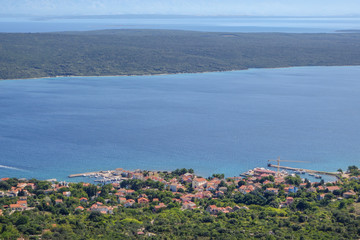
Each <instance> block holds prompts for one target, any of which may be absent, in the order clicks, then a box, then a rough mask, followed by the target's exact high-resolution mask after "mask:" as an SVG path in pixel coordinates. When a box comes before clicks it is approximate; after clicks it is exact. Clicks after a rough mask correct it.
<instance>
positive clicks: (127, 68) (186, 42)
mask: <svg viewBox="0 0 360 240" xmlns="http://www.w3.org/2000/svg"><path fill="white" fill-rule="evenodd" d="M334 65H338V66H341V65H360V34H357V33H336V34H295V33H294V34H293V33H207V32H190V31H170V30H103V31H90V32H66V33H0V79H17V78H34V77H54V76H73V75H76V76H100V75H143V74H163V73H193V72H206V71H227V70H241V69H247V68H272V67H290V66H334Z"/></svg>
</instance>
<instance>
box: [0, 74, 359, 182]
mask: <svg viewBox="0 0 360 240" xmlns="http://www.w3.org/2000/svg"><path fill="white" fill-rule="evenodd" d="M359 76H360V67H301V68H284V69H251V70H246V71H235V72H222V73H203V74H180V75H162V76H136V77H132V76H131V77H71V78H49V79H28V80H14V81H12V80H8V81H0V154H1V155H0V165H2V166H0V176H1V177H5V176H14V177H37V178H40V179H47V178H57V179H66V176H67V175H69V174H71V173H78V172H86V171H91V170H107V169H114V168H117V167H123V168H125V169H136V168H140V169H160V170H171V169H175V168H181V167H186V168H194V169H195V171H196V172H197V173H199V174H202V175H204V176H207V175H209V174H211V173H225V174H226V175H227V176H237V175H239V173H241V172H243V171H246V170H247V169H249V168H253V167H256V166H261V167H265V166H266V161H267V159H269V158H276V157H278V156H281V158H283V159H292V160H303V161H309V163H306V164H305V163H291V164H286V165H289V166H294V167H302V168H310V169H317V170H328V171H336V170H337V169H338V168H343V169H345V168H346V167H347V166H348V165H353V164H355V165H359V160H360V150H359V146H360V136H359V133H360V107H359V103H360V81H359ZM4 166H10V167H13V168H17V169H9V168H5V167H4Z"/></svg>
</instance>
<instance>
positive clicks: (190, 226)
mask: <svg viewBox="0 0 360 240" xmlns="http://www.w3.org/2000/svg"><path fill="white" fill-rule="evenodd" d="M349 170H350V171H349V173H350V174H349V178H346V179H345V178H344V179H342V180H341V181H339V182H337V183H324V182H323V181H321V182H319V183H314V184H311V183H309V182H308V181H305V182H301V181H300V178H299V176H287V177H284V178H283V180H284V181H282V182H281V183H280V182H279V181H278V179H280V178H278V177H275V178H274V176H272V175H271V174H270V175H268V176H265V177H259V176H257V177H256V176H255V177H251V178H228V179H222V177H223V175H222V174H216V175H214V176H213V177H211V178H208V179H206V182H207V185H209V186H214V183H218V184H216V185H217V186H216V190H211V191H207V189H208V188H209V187H205V185H204V187H195V188H194V187H193V186H194V183H196V181H197V182H200V181H202V179H203V178H199V177H196V176H195V175H193V174H191V173H188V172H189V171H188V170H186V169H179V170H176V171H174V172H172V173H168V172H158V173H156V174H153V173H151V172H146V171H145V172H142V173H141V174H142V176H146V178H147V179H146V180H145V179H142V180H140V179H134V176H140V175H139V174H138V175H132V176H131V177H128V180H124V181H122V182H121V183H120V184H119V183H113V184H106V185H101V186H100V185H98V186H95V185H93V184H87V183H71V184H67V183H64V182H63V183H53V184H52V183H50V182H46V181H38V180H35V179H31V180H18V179H14V178H12V179H7V178H4V179H2V181H0V189H2V191H1V196H2V197H1V198H0V204H1V205H0V206H1V207H0V239H16V238H18V237H20V236H21V237H24V238H25V239H40V238H41V239H124V238H128V239H135V238H138V239H142V238H148V239H359V237H360V230H359V229H360V203H358V202H359V199H358V193H359V191H360V180H359V176H358V174H359V173H360V172H359V170H358V168H357V167H355V166H352V167H349ZM190 172H192V171H190ZM218 177H219V178H218ZM189 178H192V181H188V179H189ZM194 181H195V182H194ZM165 182H167V184H166V183H165ZM175 182H182V184H181V186H180V184H178V183H177V186H178V187H179V189H176V190H174V189H172V190H173V191H170V189H171V188H172V187H171V186H174V185H173V184H174V183H175ZM276 182H278V183H276ZM260 185H261V187H260V188H256V189H255V190H253V191H251V192H249V193H243V192H242V191H241V189H244V187H243V186H248V187H249V186H260ZM291 187H293V188H291ZM295 187H296V188H298V190H296V191H295V190H294V191H290V190H289V189H295ZM169 188H170V189H169ZM200 188H203V189H200ZM224 189H225V190H224ZM268 189H271V190H273V189H278V190H279V191H278V192H276V193H274V192H273V191H268ZM334 189H336V190H334ZM220 190H222V191H220ZM174 191H176V192H174ZM349 191H350V192H353V193H354V194H353V195H351V196H350V197H349V196H347V195H346V192H349ZM201 192H202V193H205V192H211V197H208V196H207V197H204V196H203V195H199V193H201ZM191 194H195V195H191ZM187 196H192V198H191V199H190V200H186V199H185V198H187ZM201 196H203V197H201ZM342 196H343V197H342ZM144 199H145V200H144ZM135 200H137V201H135ZM284 201H285V202H284ZM15 202H17V204H14V203H15ZM130 203H131V204H130ZM189 203H192V205H191V206H192V207H187V206H188V205H187V204H189ZM214 208H215V209H218V211H216V212H214V211H212V210H211V209H214Z"/></svg>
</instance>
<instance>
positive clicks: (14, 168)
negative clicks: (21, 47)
mask: <svg viewBox="0 0 360 240" xmlns="http://www.w3.org/2000/svg"><path fill="white" fill-rule="evenodd" d="M0 168H5V169H11V170H16V171H23V172H27V171H26V170H24V169H20V168H16V167H10V166H5V165H0Z"/></svg>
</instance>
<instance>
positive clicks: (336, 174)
mask: <svg viewBox="0 0 360 240" xmlns="http://www.w3.org/2000/svg"><path fill="white" fill-rule="evenodd" d="M268 166H269V167H273V168H281V169H285V170H291V171H303V172H306V173H315V174H322V175H330V176H335V177H339V173H338V172H325V171H317V170H310V169H304V168H294V167H286V166H279V165H275V164H271V163H269V164H268Z"/></svg>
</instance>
